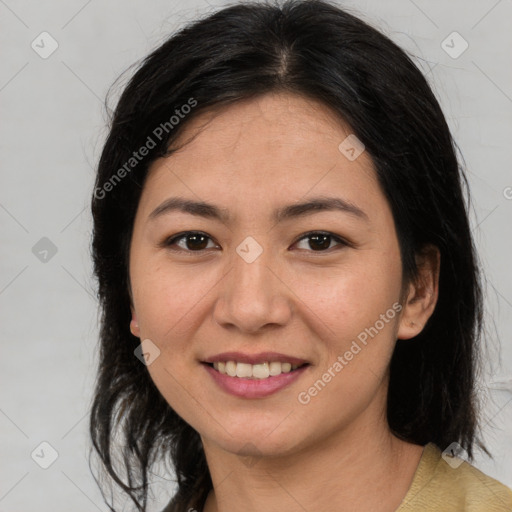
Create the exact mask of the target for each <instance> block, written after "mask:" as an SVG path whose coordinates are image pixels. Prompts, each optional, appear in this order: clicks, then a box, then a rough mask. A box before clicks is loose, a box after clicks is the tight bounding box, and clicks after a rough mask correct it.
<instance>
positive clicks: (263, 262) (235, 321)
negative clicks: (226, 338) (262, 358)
mask: <svg viewBox="0 0 512 512" xmlns="http://www.w3.org/2000/svg"><path fill="white" fill-rule="evenodd" d="M269 257H270V256H267V254H266V252H265V251H263V253H262V254H261V255H260V256H259V257H258V258H257V259H256V260H255V261H253V262H251V263H248V262H247V261H245V260H244V259H243V258H241V257H239V256H238V254H235V255H234V257H233V265H232V267H231V269H230V271H229V272H228V273H227V275H226V276H225V277H224V279H222V280H221V283H220V284H219V288H218V293H219V297H218V299H217V301H216V304H215V308H214V313H213V315H214V320H215V321H216V322H217V323H218V324H219V325H221V326H223V327H226V328H234V327H236V328H237V329H238V330H240V331H241V332H244V333H256V332H258V331H260V330H262V329H264V328H268V327H270V326H271V325H272V326H274V327H276V326H283V325H285V324H286V323H287V322H289V320H290V318H291V315H292V306H291V297H292V296H293V294H292V293H291V291H290V289H289V288H288V287H287V286H286V283H285V282H283V280H282V279H281V278H280V276H279V272H278V271H277V269H276V265H272V261H270V260H269Z"/></svg>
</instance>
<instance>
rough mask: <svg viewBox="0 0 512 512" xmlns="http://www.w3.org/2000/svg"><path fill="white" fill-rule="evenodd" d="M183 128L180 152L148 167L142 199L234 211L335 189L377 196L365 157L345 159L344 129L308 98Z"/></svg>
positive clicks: (263, 103)
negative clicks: (195, 202) (184, 198)
mask: <svg viewBox="0 0 512 512" xmlns="http://www.w3.org/2000/svg"><path fill="white" fill-rule="evenodd" d="M198 107H200V106H198ZM185 122H186V125H185V126H184V129H183V131H182V132H181V133H180V136H179V137H178V138H177V139H176V140H175V141H174V143H173V145H172V147H171V149H172V148H178V149H177V150H175V151H174V152H173V153H172V154H171V156H169V157H167V158H164V159H159V160H157V161H155V162H153V164H152V166H151V167H150V171H149V177H148V179H147V181H146V185H145V191H144V192H145V194H144V193H143V196H144V195H146V196H147V195H148V194H150V195H152V196H155V197H156V196H158V198H160V199H164V198H165V195H166V194H167V195H168V194H169V192H171V191H172V192H179V193H185V194H186V195H188V196H191V194H192V196H196V197H195V199H198V198H205V197H208V198H212V197H213V198H215V199H219V201H221V202H223V203H224V204H226V205H228V204H231V205H234V204H242V203H244V202H245V203H249V202H250V201H251V200H252V199H259V201H260V202H263V203H266V202H272V203H274V204H275V203H276V202H278V203H282V202H283V201H282V198H283V196H284V197H285V198H286V199H299V198H301V197H303V196H306V195H308V194H312V195H318V194H322V195H325V194H326V193H328V192H333V191H336V192H339V193H342V194H344V195H345V196H347V195H349V196H353V197H354V196H361V195H364V196H366V197H365V198H364V199H363V200H365V201H367V202H368V201H370V202H371V200H372V198H373V199H374V200H375V199H376V198H375V197H374V196H375V195H378V194H379V193H380V191H379V187H378V184H377V181H376V175H375V171H374V168H373V163H372V160H371V158H370V157H369V155H368V154H367V153H366V152H365V151H363V152H362V154H360V155H359V156H358V157H357V158H355V159H353V160H350V159H349V158H347V156H346V154H345V153H343V152H342V151H341V150H340V144H342V143H343V142H344V141H345V140H346V139H347V137H349V136H350V137H354V136H353V134H352V131H351V129H350V127H349V126H348V125H347V124H346V123H344V122H343V120H342V119H340V118H339V116H337V115H336V114H335V113H334V112H332V111H331V110H330V109H329V108H328V107H326V106H325V105H323V104H321V103H319V102H317V101H314V100H311V99H309V98H305V97H303V96H299V95H294V94H293V95H292V94H288V93H287V94H285V93H275V94H267V95H264V96H260V97H257V98H252V99H248V100H243V101H239V102H237V103H234V104H232V105H229V106H227V107H222V108H219V109H216V110H212V111H209V112H203V113H200V114H199V115H197V116H196V117H194V118H192V119H191V120H190V121H186V120H185ZM349 140H352V139H349ZM244 199H245V201H243V200H244ZM288 202H289V201H288Z"/></svg>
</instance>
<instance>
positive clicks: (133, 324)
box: [130, 306, 140, 338]
mask: <svg viewBox="0 0 512 512" xmlns="http://www.w3.org/2000/svg"><path fill="white" fill-rule="evenodd" d="M130 310H131V312H132V319H131V321H130V332H131V333H132V334H133V335H134V336H137V337H138V338H139V337H140V329H139V322H138V321H137V315H136V313H135V310H134V309H133V306H130Z"/></svg>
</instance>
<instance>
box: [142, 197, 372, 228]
mask: <svg viewBox="0 0 512 512" xmlns="http://www.w3.org/2000/svg"><path fill="white" fill-rule="evenodd" d="M173 211H179V212H183V213H188V214H191V215H196V216H199V217H204V218H208V219H214V220H218V221H220V222H222V223H223V224H228V223H229V221H230V215H229V213H228V210H227V209H225V208H220V207H218V206H216V205H214V204H210V203H205V202H203V201H192V200H190V199H185V198H181V197H170V198H169V199H166V200H165V201H164V202H163V203H161V204H160V205H159V206H157V207H156V208H155V209H154V210H153V211H152V212H151V213H150V214H149V220H153V219H156V218H158V217H160V216H162V215H164V214H168V213H171V212H173ZM322 211H341V212H343V213H346V214H349V215H351V216H353V217H355V218H358V219H361V220H365V221H367V222H368V221H369V220H370V219H369V218H368V215H367V214H366V213H365V212H364V211H363V210H361V209H360V208H359V207H358V206H356V205H355V204H353V203H351V202H350V201H347V200H345V199H341V198H339V197H327V196H321V197H314V198H312V199H310V200H309V201H306V202H301V203H294V204H290V205H286V206H283V207H281V208H278V209H277V210H275V211H274V213H273V216H272V219H273V220H274V222H276V223H279V222H282V221H284V220H288V219H292V218H298V217H304V216H306V215H311V214H314V213H317V212H322Z"/></svg>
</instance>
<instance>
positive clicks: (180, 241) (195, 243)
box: [163, 231, 211, 252]
mask: <svg viewBox="0 0 512 512" xmlns="http://www.w3.org/2000/svg"><path fill="white" fill-rule="evenodd" d="M210 240H211V238H210V237H209V236H208V235H205V234H204V233H200V232H198V231H188V232H186V233H181V234H179V235H177V236H173V237H171V238H168V239H166V240H165V242H164V243H163V245H164V246H165V247H172V246H173V245H177V246H178V247H179V248H181V249H183V250H184V251H188V252H199V251H203V250H205V249H208V241H210Z"/></svg>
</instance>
